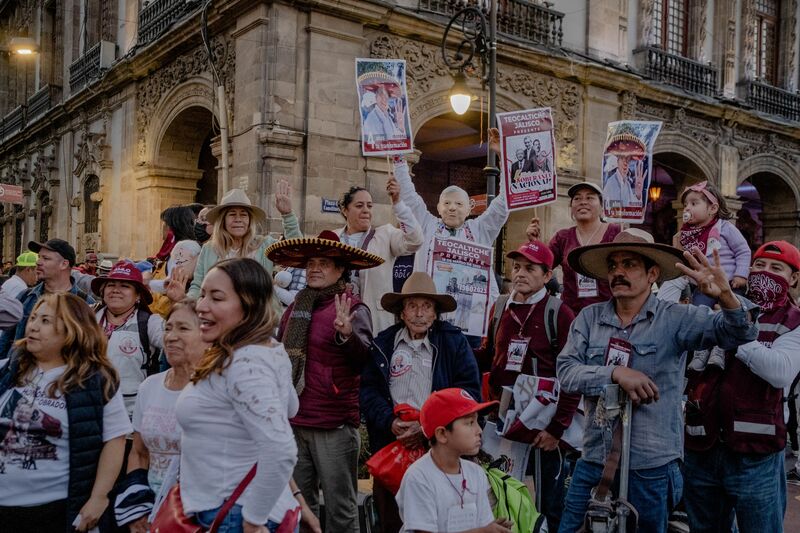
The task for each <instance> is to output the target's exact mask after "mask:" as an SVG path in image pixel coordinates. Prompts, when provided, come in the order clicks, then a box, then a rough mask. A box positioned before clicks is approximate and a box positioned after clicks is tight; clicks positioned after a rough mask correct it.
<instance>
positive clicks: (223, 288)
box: [176, 258, 299, 533]
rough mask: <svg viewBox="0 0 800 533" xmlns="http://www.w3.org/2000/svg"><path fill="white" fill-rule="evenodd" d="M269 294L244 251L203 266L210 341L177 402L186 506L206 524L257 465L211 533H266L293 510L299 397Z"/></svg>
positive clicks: (262, 273)
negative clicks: (292, 419)
mask: <svg viewBox="0 0 800 533" xmlns="http://www.w3.org/2000/svg"><path fill="white" fill-rule="evenodd" d="M272 298H273V291H272V283H271V280H270V276H268V275H267V272H266V270H265V269H264V268H263V267H262V266H261V264H260V263H258V262H257V261H254V260H253V259H249V258H244V259H229V260H225V261H222V262H220V263H218V264H217V265H216V266H214V267H213V268H211V269H210V270H209V271H208V273H207V274H206V276H205V278H204V280H203V285H202V288H201V291H200V299H199V300H198V302H197V308H196V309H197V316H198V318H199V319H200V331H201V336H202V339H203V341H205V342H207V343H209V344H210V345H211V347H210V348H209V349H208V350H207V351H206V353H205V354H204V355H203V358H202V359H201V360H200V362H199V364H198V366H197V368H196V369H195V372H194V375H193V376H192V379H191V383H189V384H188V385H187V386H186V388H185V389H184V390H183V392H182V393H181V395H180V396H179V398H178V402H177V406H176V414H177V419H178V423H179V424H180V427H181V429H182V430H183V435H182V438H181V467H180V472H181V498H182V500H183V506H184V511H185V512H186V513H187V514H191V513H193V514H194V515H195V518H196V520H197V521H198V523H199V524H200V525H201V526H203V527H206V528H207V527H209V526H210V525H211V523H212V522H213V521H214V518H215V517H216V515H217V513H218V512H219V509H220V508H221V506H222V505H223V503H224V502H225V500H226V499H228V498H229V497H230V496H231V495H232V493H233V492H234V490H235V489H236V487H237V486H238V485H239V483H240V482H241V481H242V480H243V479H244V478H245V476H246V475H247V474H248V472H249V471H250V470H251V468H252V467H253V465H256V470H255V477H254V478H253V479H252V481H251V482H250V483H249V484H248V485H247V487H246V489H245V490H244V492H243V493H242V494H241V496H240V497H239V498H238V500H236V504H235V505H234V506H233V507H232V508H231V510H230V512H228V514H227V515H226V517H225V519H224V520H223V521H222V523H221V527H220V529H219V530H218V531H219V533H239V532H245V533H251V532H259V533H266V532H272V531H275V530H276V529H277V527H278V526H279V524H280V523H281V522H282V521H283V520H284V517H288V516H290V515H291V512H292V511H294V510H295V509H296V508H297V507H299V504H298V502H297V500H296V499H295V497H294V496H293V494H292V489H291V488H290V487H289V481H290V478H291V475H292V470H293V469H294V465H295V463H296V462H297V446H296V444H295V440H294V436H293V434H292V429H291V426H290V425H289V418H290V417H292V416H294V414H295V413H296V412H297V408H298V405H299V402H298V399H297V394H296V393H295V391H294V387H293V386H292V379H291V363H290V362H289V357H288V356H287V354H286V351H285V350H284V348H283V345H281V344H280V343H278V342H277V341H275V340H274V339H273V338H272V334H273V332H274V331H275V326H276V325H277V323H278V319H279V316H278V314H277V312H276V310H275V308H274V307H273V306H272V305H270V303H271V302H272Z"/></svg>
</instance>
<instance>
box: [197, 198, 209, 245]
mask: <svg viewBox="0 0 800 533" xmlns="http://www.w3.org/2000/svg"><path fill="white" fill-rule="evenodd" d="M213 207H214V206H206V207H204V208H202V209H201V210H200V212H199V213H197V218H196V219H195V221H194V238H195V240H196V241H197V242H199V243H200V244H205V243H206V241H208V239H210V238H211V234H212V233H213V232H214V225H213V224H211V223H209V221H208V212H209V211H211V209H212V208H213Z"/></svg>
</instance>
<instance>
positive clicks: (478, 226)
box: [394, 128, 508, 348]
mask: <svg viewBox="0 0 800 533" xmlns="http://www.w3.org/2000/svg"><path fill="white" fill-rule="evenodd" d="M489 135H490V144H491V147H492V149H493V150H494V151H495V152H497V153H499V152H500V133H499V131H498V130H497V129H496V128H493V129H491V130H490V131H489ZM394 174H395V176H396V177H397V182H398V183H399V184H400V199H401V200H403V201H404V202H405V203H406V204H408V206H409V207H410V208H411V212H412V213H413V214H414V216H415V217H416V219H417V220H418V221H419V223H420V225H421V226H422V234H423V243H422V246H421V247H420V249H419V250H417V254H416V258H415V259H414V271H416V272H430V260H431V252H432V249H433V239H434V237H439V238H453V239H460V240H464V241H470V242H475V243H477V244H482V245H485V246H492V245H494V242H495V241H496V240H497V237H498V235H500V230H501V229H502V228H503V225H504V224H505V223H506V220H508V204H507V203H506V192H505V188H504V187H505V186H504V185H501V189H500V194H498V195H497V198H495V199H494V200H493V201H492V203H491V204H489V207H488V208H487V209H486V211H484V212H483V213H481V214H480V215H479V216H477V217H476V218H473V219H470V220H467V217H468V216H469V213H470V210H471V209H472V205H471V204H472V202H471V200H470V198H469V195H468V194H467V191H465V190H464V189H462V188H461V187H458V186H456V185H451V186H449V187H447V188H445V189H444V190H443V191H442V193H441V194H440V195H439V203H438V205H437V206H436V207H437V210H438V212H439V217H435V216H433V215H432V214H430V212H429V211H428V207H427V206H426V205H425V201H424V200H423V199H422V197H421V196H420V195H419V193H417V190H416V188H415V187H414V182H413V181H411V174H410V173H409V170H408V163H406V161H405V159H403V158H395V163H394ZM498 294H499V290H498V288H497V282H496V280H495V279H494V276H490V279H489V301H490V302H494V301H495V300H496V299H497V295H498ZM468 338H469V340H470V345H471V346H472V347H474V348H477V347H478V346H479V345H480V340H481V339H480V337H471V336H470V337H468Z"/></svg>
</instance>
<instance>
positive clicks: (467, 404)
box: [419, 388, 500, 439]
mask: <svg viewBox="0 0 800 533" xmlns="http://www.w3.org/2000/svg"><path fill="white" fill-rule="evenodd" d="M499 404H500V402H483V403H478V402H476V401H475V398H473V397H472V396H470V394H469V393H468V392H467V391H465V390H464V389H457V388H452V389H442V390H440V391H436V392H434V393H433V394H431V395H430V396H429V397H428V399H427V400H426V401H425V403H424V404H423V405H422V410H421V411H420V413H419V423H420V425H421V426H422V433H423V435H425V438H427V439H430V438H431V437H433V434H434V432H435V431H436V428H438V427H444V426H446V425H447V424H449V423H450V422H452V421H454V420H457V419H459V418H461V417H463V416H467V415H471V414H472V413H480V412H483V411H487V410H489V409H491V408H493V407H495V406H497V405H499Z"/></svg>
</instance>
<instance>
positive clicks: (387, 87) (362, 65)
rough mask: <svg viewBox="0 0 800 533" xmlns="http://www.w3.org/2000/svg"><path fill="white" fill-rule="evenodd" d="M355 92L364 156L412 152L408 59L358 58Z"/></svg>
mask: <svg viewBox="0 0 800 533" xmlns="http://www.w3.org/2000/svg"><path fill="white" fill-rule="evenodd" d="M356 89H357V91H358V108H359V117H360V118H361V151H362V153H363V154H364V155H365V156H367V155H379V156H386V155H394V154H407V153H410V152H412V151H413V146H414V144H413V140H412V138H411V118H410V117H409V114H408V92H407V90H406V62H405V60H403V59H361V58H357V59H356Z"/></svg>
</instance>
